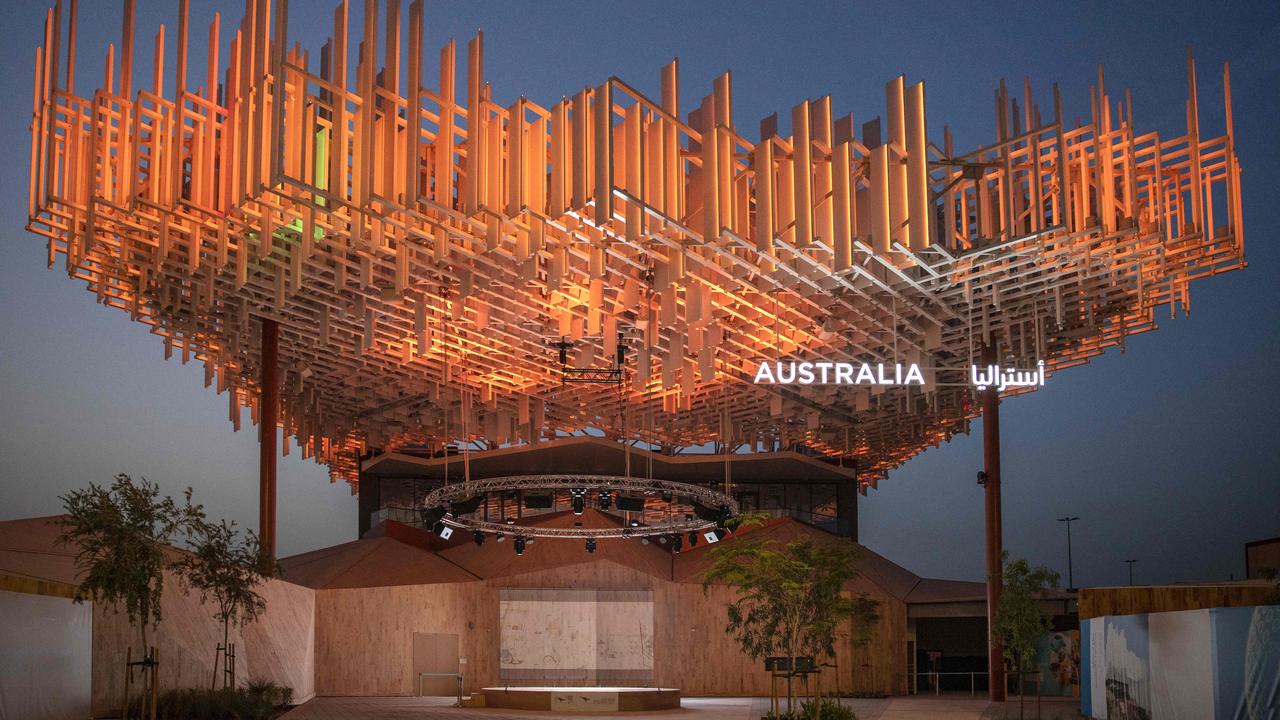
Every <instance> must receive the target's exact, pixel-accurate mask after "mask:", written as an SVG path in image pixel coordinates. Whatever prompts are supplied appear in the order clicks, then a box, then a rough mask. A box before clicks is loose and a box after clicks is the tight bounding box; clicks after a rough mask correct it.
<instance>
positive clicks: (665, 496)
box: [662, 490, 673, 502]
mask: <svg viewBox="0 0 1280 720" xmlns="http://www.w3.org/2000/svg"><path fill="white" fill-rule="evenodd" d="M672 499H673V496H672V495H671V491H670V490H663V491H662V502H671V500H672Z"/></svg>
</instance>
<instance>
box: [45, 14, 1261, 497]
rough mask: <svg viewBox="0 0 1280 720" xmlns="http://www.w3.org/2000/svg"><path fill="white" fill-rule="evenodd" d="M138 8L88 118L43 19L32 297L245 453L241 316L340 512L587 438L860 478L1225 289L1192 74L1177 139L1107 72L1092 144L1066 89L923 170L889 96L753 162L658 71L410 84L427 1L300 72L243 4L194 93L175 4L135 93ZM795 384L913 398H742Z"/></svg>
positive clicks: (466, 74)
mask: <svg viewBox="0 0 1280 720" xmlns="http://www.w3.org/2000/svg"><path fill="white" fill-rule="evenodd" d="M125 5H126V10H125V12H126V18H125V24H124V27H125V30H124V37H123V38H122V40H121V43H120V46H119V47H118V48H116V47H114V46H113V47H111V48H109V49H108V50H107V59H106V73H105V77H104V78H102V79H101V81H100V82H99V81H98V79H97V78H95V79H94V80H95V82H94V83H93V85H94V86H96V87H95V88H94V89H88V88H87V87H86V86H87V85H90V83H87V82H85V80H86V79H85V78H79V79H78V80H77V78H76V77H75V51H74V48H73V47H70V45H71V42H70V40H68V39H67V38H64V35H65V36H68V38H70V39H74V36H75V30H74V27H75V23H76V18H75V16H74V13H63V12H62V10H61V6H60V5H59V7H57V8H55V9H53V10H51V11H50V13H49V16H48V19H47V22H46V33H45V41H44V44H43V46H42V47H41V49H40V51H39V52H38V54H37V56H36V67H35V93H34V104H33V113H34V115H33V120H32V125H31V127H32V136H31V153H32V164H31V186H30V207H29V215H30V221H29V224H28V227H29V229H30V230H31V231H33V232H35V233H38V234H40V235H43V236H44V237H46V238H47V239H48V244H49V263H50V265H51V266H52V265H54V264H55V263H56V262H57V261H58V259H59V257H61V259H62V260H63V261H64V263H65V268H66V270H67V272H68V274H69V275H70V276H72V277H73V278H78V279H81V280H83V281H85V282H86V283H87V285H88V288H89V290H90V291H91V292H93V293H95V295H96V296H97V298H98V300H99V301H100V302H101V303H103V304H104V305H108V306H112V307H116V308H119V309H121V310H124V311H126V312H128V313H130V315H131V316H132V317H133V318H134V319H135V320H138V321H141V322H145V323H147V324H149V325H151V327H152V330H153V332H154V333H155V334H157V335H159V336H160V337H161V338H162V339H163V342H164V344H165V349H166V352H167V353H176V354H179V355H181V357H182V360H183V361H184V362H186V361H188V360H197V361H199V362H202V363H203V364H204V367H205V381H206V385H209V386H212V387H214V388H215V389H216V390H217V391H218V392H219V393H226V395H227V397H228V403H229V412H230V418H231V420H232V422H233V423H236V424H237V426H238V424H239V422H240V415H241V408H242V407H244V406H249V407H250V408H255V406H256V404H257V403H258V397H259V391H260V388H259V387H258V380H257V378H258V377H259V373H258V364H259V362H260V354H259V353H260V347H259V341H258V337H257V336H258V332H259V322H258V321H257V319H258V318H269V319H273V320H275V321H277V322H278V323H279V327H280V339H279V348H280V349H279V353H280V355H279V357H280V372H279V379H280V391H281V425H282V427H283V430H284V433H285V436H286V441H285V450H286V452H288V451H289V447H290V445H291V444H292V445H295V446H296V447H298V448H300V449H301V452H302V453H304V454H305V455H307V456H310V457H315V458H316V459H317V460H319V461H320V462H323V463H327V464H328V465H329V466H330V467H331V468H332V469H333V470H334V472H335V475H336V476H337V477H342V478H345V479H348V480H353V479H354V477H355V472H356V458H357V455H358V454H359V453H361V452H363V451H364V450H366V449H368V448H373V447H376V448H383V449H394V448H399V447H405V446H410V445H412V446H420V447H422V446H425V447H426V448H431V449H438V448H439V447H440V446H441V445H442V444H446V443H450V442H454V441H457V440H460V439H463V438H467V439H477V440H484V441H486V442H488V443H491V444H502V443H520V442H538V441H539V440H540V439H542V438H546V437H550V436H553V435H555V434H557V433H565V432H578V431H584V430H585V429H587V428H594V429H597V430H602V431H604V432H605V433H606V434H607V435H608V436H610V437H614V438H625V439H628V440H640V441H644V442H646V443H652V444H654V445H659V446H689V445H696V444H701V443H705V442H708V441H715V442H717V443H719V444H720V445H721V446H722V447H729V448H741V447H744V446H750V447H751V448H752V449H763V448H774V447H779V446H782V447H796V446H807V447H808V448H811V449H812V450H813V451H816V452H817V453H821V454H824V455H829V456H843V457H845V458H847V459H851V460H854V461H856V465H857V468H858V472H859V476H860V478H861V480H862V482H863V483H864V484H865V483H869V482H874V481H875V480H876V479H877V478H879V477H881V476H882V475H883V473H884V472H886V471H887V470H888V469H890V468H892V467H895V466H897V465H898V464H900V463H902V462H903V461H905V460H906V459H908V458H910V457H911V456H912V455H914V454H916V453H918V452H920V451H921V450H922V449H923V448H925V447H927V446H930V445H934V444H937V443H938V442H940V441H943V440H945V439H947V438H949V437H950V436H951V435H952V434H953V433H955V432H963V431H965V430H966V429H967V420H968V418H969V417H970V416H971V415H973V414H974V409H973V408H971V405H970V399H971V397H972V390H971V388H970V387H969V385H968V383H967V382H966V377H967V373H968V371H969V365H970V363H971V359H972V358H973V357H974V355H975V352H976V348H977V346H978V344H980V343H984V342H989V343H994V344H995V345H996V346H997V347H998V349H999V353H998V354H999V357H1000V359H1001V360H1002V361H1003V362H1007V363H1008V364H1009V365H1010V366H1022V367H1034V366H1036V364H1037V362H1039V361H1043V362H1044V363H1045V367H1046V372H1047V373H1048V374H1052V373H1053V372H1056V371H1059V370H1061V369H1064V368H1066V367H1070V366H1073V365H1078V364H1081V363H1084V362H1086V361H1087V360H1088V359H1089V358H1090V357H1092V356H1094V355H1097V354H1099V353H1101V352H1102V351H1103V350H1104V348H1106V347H1109V346H1116V345H1120V346H1123V344H1124V342H1125V338H1126V336H1128V335H1130V334H1132V333H1136V332H1142V331H1145V330H1149V329H1152V328H1154V327H1155V317H1156V310H1157V308H1161V307H1164V308H1167V309H1166V312H1170V313H1171V314H1173V315H1175V316H1176V314H1177V312H1178V309H1179V308H1181V309H1183V310H1184V311H1185V309H1186V308H1187V307H1188V302H1189V286H1190V282H1191V281H1192V280H1193V279H1196V278H1200V277H1205V276H1209V275H1213V274H1216V273H1219V272H1223V271H1226V270H1231V269H1234V268H1238V267H1241V266H1242V265H1243V240H1242V232H1241V216H1240V213H1241V210H1240V186H1239V179H1240V168H1239V164H1238V162H1237V160H1236V157H1235V154H1234V147H1233V139H1232V125H1231V98H1230V87H1231V86H1230V78H1229V76H1228V74H1227V72H1226V70H1225V68H1224V71H1223V81H1224V82H1223V87H1224V90H1225V93H1224V94H1225V98H1224V101H1225V104H1226V125H1225V129H1224V131H1223V132H1222V133H1221V134H1215V133H1209V134H1207V136H1202V134H1201V131H1200V125H1199V110H1198V99H1197V95H1196V84H1195V66H1194V63H1193V62H1192V61H1191V60H1190V58H1188V71H1189V75H1190V81H1191V82H1190V92H1189V96H1188V99H1187V104H1186V118H1187V122H1186V126H1185V128H1179V130H1178V132H1177V133H1176V134H1175V135H1174V136H1173V137H1162V136H1160V135H1158V134H1157V133H1156V132H1154V131H1150V130H1142V129H1139V128H1137V127H1135V126H1134V125H1133V123H1132V117H1133V110H1132V108H1131V106H1130V102H1129V95H1128V92H1127V91H1126V92H1125V93H1124V94H1123V97H1122V98H1121V97H1118V96H1113V95H1112V94H1110V92H1109V90H1108V88H1106V87H1105V86H1104V85H1103V77H1102V73H1101V71H1099V74H1098V78H1097V84H1096V85H1095V86H1093V88H1092V91H1091V96H1090V98H1089V106H1090V107H1091V113H1090V114H1089V115H1088V121H1087V122H1086V123H1083V124H1080V123H1078V122H1077V123H1074V124H1072V123H1068V122H1066V121H1065V120H1064V113H1063V110H1062V104H1061V100H1060V98H1059V95H1058V92H1057V89H1056V87H1055V88H1054V91H1053V93H1052V98H1051V100H1050V101H1049V102H1048V103H1047V104H1046V105H1044V106H1042V105H1041V104H1039V103H1038V102H1037V100H1036V99H1035V98H1034V97H1033V95H1032V92H1031V89H1030V86H1029V85H1026V86H1024V87H1023V88H1022V89H1021V93H1020V94H1019V93H1017V92H1016V91H1011V90H1010V89H1009V88H1007V87H1005V86H1004V84H1003V83H1002V84H1001V86H1000V88H999V89H998V90H997V92H996V95H995V110H996V118H995V133H994V137H993V139H992V141H991V142H990V143H989V144H987V145H985V146H983V147H980V148H979V149H977V150H972V151H962V150H958V149H956V148H954V147H953V143H952V139H951V137H950V135H949V134H947V133H946V132H945V131H944V134H943V136H942V137H941V138H934V139H933V140H930V139H929V138H928V137H926V131H925V128H926V123H925V108H926V105H925V93H924V86H923V84H922V83H918V82H917V83H907V82H905V81H904V79H903V78H901V77H899V78H896V79H894V80H892V81H890V82H889V83H888V84H887V85H886V87H885V101H886V108H885V110H884V113H883V115H882V116H881V117H878V118H875V119H873V120H871V121H870V122H866V123H861V124H857V125H855V123H854V122H853V120H852V116H850V115H841V114H839V113H838V111H837V109H836V107H835V106H834V105H833V103H832V100H831V98H830V97H826V96H824V97H820V98H816V99H811V100H806V101H803V102H800V103H799V104H797V105H795V106H794V107H793V108H791V110H790V114H789V117H785V118H784V119H783V122H782V123H779V120H778V118H777V116H776V115H775V116H772V117H769V118H766V119H765V120H764V121H762V122H761V123H760V126H759V131H758V132H757V131H756V130H755V129H754V128H752V129H747V128H743V127H740V126H738V125H737V124H736V123H735V117H734V113H733V106H732V98H733V93H732V84H731V76H730V75H729V74H728V73H726V74H724V75H722V76H720V77H718V78H716V79H715V80H714V82H713V83H712V86H711V92H710V93H709V94H706V95H700V94H699V93H697V92H695V93H692V94H691V93H689V92H687V89H686V88H683V87H681V84H680V76H679V73H678V64H677V63H676V62H675V61H673V62H672V63H671V64H670V65H667V66H666V67H664V68H662V70H661V97H659V98H654V99H650V98H648V97H645V96H644V95H642V94H640V93H639V92H637V91H636V90H635V89H634V88H632V87H631V86H630V85H628V84H627V83H626V82H625V81H623V80H620V79H618V78H614V77H611V78H608V79H605V80H602V81H601V82H600V84H599V85H596V86H594V87H587V88H581V89H578V90H576V91H573V92H572V94H571V95H569V96H568V97H565V98H564V99H561V100H559V101H558V102H555V103H553V104H550V105H548V106H543V105H540V104H538V103H536V102H533V101H532V100H529V99H526V98H523V97H520V98H518V99H515V100H513V101H510V102H501V103H500V102H499V101H498V100H497V97H498V94H497V93H495V92H494V90H493V87H492V85H491V84H490V82H489V79H488V78H486V76H485V72H484V61H483V58H484V53H483V36H482V35H477V36H476V37H474V38H473V39H471V40H470V41H469V42H467V43H466V45H465V47H462V48H460V47H458V46H457V45H456V44H455V42H453V41H450V42H449V43H448V44H447V45H445V46H444V47H443V48H441V49H440V50H439V53H438V54H436V53H434V52H432V53H430V56H431V60H432V62H431V68H432V71H433V72H432V74H431V75H430V76H428V73H427V64H426V63H424V60H423V59H424V57H426V56H427V55H428V52H427V48H425V47H423V6H422V2H421V0H417V1H415V2H413V3H412V4H411V5H409V7H408V13H407V22H406V18H405V17H402V13H401V9H400V5H399V2H397V1H396V0H392V1H391V2H390V3H388V4H387V7H386V13H385V15H384V14H383V13H382V12H381V11H380V10H379V7H378V3H377V2H375V1H373V0H368V1H366V2H364V3H363V6H358V5H357V6H355V7H349V5H348V3H347V2H345V1H344V2H342V3H341V4H339V5H338V7H337V8H336V10H335V11H334V13H333V34H332V36H331V37H330V38H329V39H328V40H327V41H326V42H325V43H324V45H323V46H322V47H320V48H319V49H318V52H315V53H312V52H309V51H306V50H303V49H301V48H300V47H299V46H298V45H296V44H294V45H291V44H289V42H288V34H287V15H288V3H287V2H285V0H276V1H275V2H273V3H271V2H268V1H267V0H250V2H249V3H248V12H247V14H246V15H245V16H244V18H243V19H241V20H240V21H239V23H238V24H235V25H231V24H224V23H222V22H221V20H220V19H219V17H218V16H214V18H213V19H212V22H211V23H210V24H209V26H208V28H207V35H208V44H207V46H208V57H207V60H206V61H205V63H204V64H205V67H206V71H205V74H204V75H202V76H199V77H194V76H192V75H191V74H190V73H188V71H187V62H188V57H187V56H188V32H189V27H190V23H189V18H188V14H187V2H186V0H183V1H182V2H181V3H180V10H179V15H178V18H177V21H178V22H177V32H176V36H174V35H172V34H166V33H167V32H168V29H166V28H164V27H163V26H162V27H161V28H160V30H159V32H158V33H157V34H156V36H155V42H154V47H153V48H152V50H154V57H155V66H154V69H153V73H152V75H151V76H150V77H148V78H135V77H134V75H133V54H134V37H133V34H134V22H133V2H132V0H127V2H126V3H125ZM72 7H74V3H73V5H72ZM353 27H356V28H359V34H356V33H355V32H353V31H352V28H353ZM192 31H194V30H192ZM200 33H201V35H202V39H203V35H204V33H205V30H203V29H202V30H201V31H200ZM228 37H229V38H230V45H229V47H230V50H229V51H227V49H226V48H227V43H226V40H227V38H228ZM166 42H176V44H177V66H176V67H172V66H166V65H165V64H164V60H165V57H166V54H165V51H164V47H165V43H166ZM121 50H123V52H120V51H121ZM152 50H148V51H147V52H152ZM459 55H461V56H462V57H461V58H459ZM459 65H460V66H461V67H459ZM504 95H505V96H507V97H510V96H512V95H513V94H511V93H506V94H504ZM982 102H983V103H984V104H985V103H986V102H987V100H983V101H982ZM784 125H785V126H786V127H788V128H789V131H788V133H789V134H787V135H782V134H780V132H781V128H782V127H783V126H784ZM620 350H621V351H622V352H621V354H620ZM562 351H563V353H564V360H565V365H566V366H567V368H562V366H561V362H560V353H561V352H562ZM619 357H621V364H620V365H619V363H618V359H619ZM815 358H823V359H829V360H843V361H850V362H859V363H886V364H889V365H894V364H897V363H914V364H917V365H919V366H920V367H921V368H922V369H923V372H924V375H925V380H926V382H925V383H924V384H923V385H919V386H906V387H882V386H871V387H842V386H834V385H833V386H810V387H801V386H781V385H757V384H754V383H753V382H752V375H753V374H754V373H755V371H756V369H757V367H758V365H759V363H760V362H761V361H764V360H768V361H786V360H812V359H815ZM615 370H616V371H617V372H612V371H615ZM584 379H585V380H587V381H584V382H566V380H584ZM613 380H618V381H620V382H613ZM254 418H255V421H256V418H257V413H256V410H255V413H254Z"/></svg>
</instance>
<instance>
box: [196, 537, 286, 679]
mask: <svg viewBox="0 0 1280 720" xmlns="http://www.w3.org/2000/svg"><path fill="white" fill-rule="evenodd" d="M174 570H175V571H176V572H177V573H178V575H179V576H180V577H181V578H182V579H183V582H184V583H185V584H186V585H187V586H188V587H189V588H191V589H193V590H196V591H198V592H199V593H200V601H201V602H208V600H209V599H210V598H211V597H212V599H213V601H214V602H215V603H216V604H217V606H218V611H217V613H215V614H214V617H216V618H217V619H218V620H221V621H222V646H221V647H220V648H219V651H220V652H224V653H228V654H230V653H229V648H230V641H231V626H232V625H233V624H234V625H239V626H241V627H243V626H244V625H246V624H247V623H251V622H253V621H254V620H255V619H256V618H257V617H258V614H259V613H260V612H262V611H263V610H264V609H266V606H267V603H266V601H265V600H263V599H262V596H261V595H259V594H258V593H257V590H256V588H257V587H258V585H260V584H261V583H262V582H263V581H265V580H267V579H268V578H271V577H275V576H276V575H278V574H279V566H278V565H277V564H276V562H275V560H273V559H270V558H265V557H263V555H262V549H261V543H260V542H259V540H258V536H257V534H256V533H254V532H253V531H252V530H246V531H245V532H244V535H243V536H241V534H240V533H239V532H238V531H237V530H236V524H235V523H234V522H231V523H228V522H227V521H226V520H222V521H220V522H218V523H212V522H205V521H204V520H203V518H201V519H200V520H199V521H197V522H195V523H193V525H192V528H191V552H189V553H187V554H185V555H184V556H183V557H182V558H181V559H179V560H178V561H177V562H176V563H174ZM233 657H234V655H233ZM216 664H217V661H216V660H215V665H216ZM215 672H216V671H215ZM215 677H216V676H215ZM223 685H224V687H225V686H228V685H230V686H234V685H235V668H234V665H230V666H228V667H227V668H226V669H225V672H224V676H223Z"/></svg>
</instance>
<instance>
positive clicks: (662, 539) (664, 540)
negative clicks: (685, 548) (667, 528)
mask: <svg viewBox="0 0 1280 720" xmlns="http://www.w3.org/2000/svg"><path fill="white" fill-rule="evenodd" d="M658 544H659V545H666V544H667V536H666V535H659V536H658Z"/></svg>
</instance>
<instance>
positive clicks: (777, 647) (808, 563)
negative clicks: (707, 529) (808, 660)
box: [703, 516, 879, 660]
mask: <svg viewBox="0 0 1280 720" xmlns="http://www.w3.org/2000/svg"><path fill="white" fill-rule="evenodd" d="M765 522H766V519H765V518H763V517H760V516H751V517H747V518H745V519H744V520H743V522H742V524H741V525H740V527H743V528H748V527H754V526H761V525H763V524H764V523H765ZM857 559H858V547H857V545H855V544H854V543H852V542H850V541H848V540H833V541H831V542H826V543H814V542H811V541H808V540H802V541H797V542H792V543H787V544H786V545H782V544H781V543H778V542H776V541H773V540H768V539H765V538H762V537H752V536H750V535H747V536H741V537H737V538H735V539H734V541H733V542H729V543H723V544H721V545H719V546H718V547H717V548H716V549H715V550H713V551H712V563H711V566H710V567H709V568H708V569H707V571H706V573H705V574H704V575H703V590H704V592H705V591H706V590H707V589H708V588H709V587H710V586H711V585H713V584H717V583H723V584H727V585H729V586H731V587H733V588H734V589H735V590H736V591H737V599H736V600H734V601H733V602H732V603H730V604H729V608H728V625H727V626H726V628H725V632H726V634H730V635H734V636H735V638H736V639H737V641H738V644H739V645H740V646H741V647H742V650H743V652H745V653H746V654H748V655H750V656H751V657H752V658H755V659H757V660H758V659H761V658H764V657H766V656H769V655H785V656H787V657H796V656H805V655H812V656H814V657H815V658H818V657H822V656H827V657H830V656H834V655H835V647H834V645H835V637H836V628H837V627H839V626H840V625H841V624H842V623H844V622H846V621H851V622H852V628H851V633H850V636H851V637H852V639H853V641H854V642H855V643H863V642H866V641H867V640H869V639H870V636H871V629H872V626H873V624H874V623H875V622H876V620H877V619H878V615H877V613H876V609H877V607H878V606H879V603H878V602H877V601H875V600H872V599H871V598H869V597H867V596H866V594H865V593H862V594H858V595H849V594H847V593H845V592H843V588H844V585H845V583H847V582H849V581H851V580H853V579H854V578H856V577H857V575H858V572H857V568H856V563H857Z"/></svg>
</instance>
